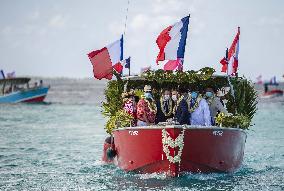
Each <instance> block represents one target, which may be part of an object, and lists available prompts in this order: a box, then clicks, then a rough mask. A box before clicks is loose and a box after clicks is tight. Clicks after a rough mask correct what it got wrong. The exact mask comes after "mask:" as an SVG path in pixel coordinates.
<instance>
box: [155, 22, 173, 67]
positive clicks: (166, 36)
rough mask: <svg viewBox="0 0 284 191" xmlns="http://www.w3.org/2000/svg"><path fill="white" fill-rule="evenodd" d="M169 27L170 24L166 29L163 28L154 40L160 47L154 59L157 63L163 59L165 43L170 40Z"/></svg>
mask: <svg viewBox="0 0 284 191" xmlns="http://www.w3.org/2000/svg"><path fill="white" fill-rule="evenodd" d="M171 28H172V26H169V27H167V28H166V29H164V30H163V31H162V32H161V34H160V35H159V36H158V38H157V40H156V43H157V45H158V47H159V49H160V52H159V54H158V56H157V60H156V63H157V64H158V62H159V61H163V60H165V48H166V45H167V43H168V42H169V41H170V40H171V37H170V35H169V32H170V30H171Z"/></svg>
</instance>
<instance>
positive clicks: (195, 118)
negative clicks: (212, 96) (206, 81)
mask: <svg viewBox="0 0 284 191" xmlns="http://www.w3.org/2000/svg"><path fill="white" fill-rule="evenodd" d="M188 107H189V113H190V124H191V125H200V126H211V116H210V110H209V106H208V104H207V102H206V100H205V99H204V98H202V96H201V95H199V93H198V92H197V91H192V92H191V94H190V97H189V99H188Z"/></svg>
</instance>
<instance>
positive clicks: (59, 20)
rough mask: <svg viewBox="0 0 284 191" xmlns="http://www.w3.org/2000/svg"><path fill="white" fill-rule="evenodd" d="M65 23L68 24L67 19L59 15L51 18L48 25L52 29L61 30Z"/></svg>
mask: <svg viewBox="0 0 284 191" xmlns="http://www.w3.org/2000/svg"><path fill="white" fill-rule="evenodd" d="M65 23H66V18H65V17H64V16H63V15H61V14H57V15H55V16H53V17H51V18H50V20H49V22H48V25H49V26H50V27H55V28H61V27H63V26H64V25H65Z"/></svg>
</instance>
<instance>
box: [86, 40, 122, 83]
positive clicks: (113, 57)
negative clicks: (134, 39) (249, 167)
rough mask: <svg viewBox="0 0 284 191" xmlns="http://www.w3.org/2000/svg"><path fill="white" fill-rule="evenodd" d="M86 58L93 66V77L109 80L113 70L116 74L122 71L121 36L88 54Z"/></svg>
mask: <svg viewBox="0 0 284 191" xmlns="http://www.w3.org/2000/svg"><path fill="white" fill-rule="evenodd" d="M88 57H89V59H90V61H91V63H92V65H93V73H94V77H95V78H97V79H99V80H101V79H103V78H106V79H109V80H111V79H112V75H113V69H115V70H116V71H117V72H118V73H121V72H122V69H123V66H122V65H121V63H120V61H121V60H123V36H121V38H120V39H119V40H117V41H115V42H113V43H111V44H109V45H107V46H106V47H104V48H102V49H100V50H95V51H92V52H90V53H89V54H88Z"/></svg>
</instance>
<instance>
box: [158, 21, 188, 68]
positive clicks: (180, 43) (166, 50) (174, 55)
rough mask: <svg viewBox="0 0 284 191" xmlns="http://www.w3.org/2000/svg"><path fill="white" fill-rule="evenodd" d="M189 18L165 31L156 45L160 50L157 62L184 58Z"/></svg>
mask: <svg viewBox="0 0 284 191" xmlns="http://www.w3.org/2000/svg"><path fill="white" fill-rule="evenodd" d="M188 24H189V16H187V17H184V18H182V19H181V20H180V21H179V22H177V23H175V24H173V25H171V26H169V27H167V28H166V29H164V30H163V31H162V32H161V33H160V35H159V36H158V38H157V40H156V43H157V45H158V47H159V49H160V52H159V54H158V56H157V60H156V62H157V63H158V62H159V61H164V60H177V59H181V58H182V59H183V58H184V50H185V45H186V38H187V31H188Z"/></svg>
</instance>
